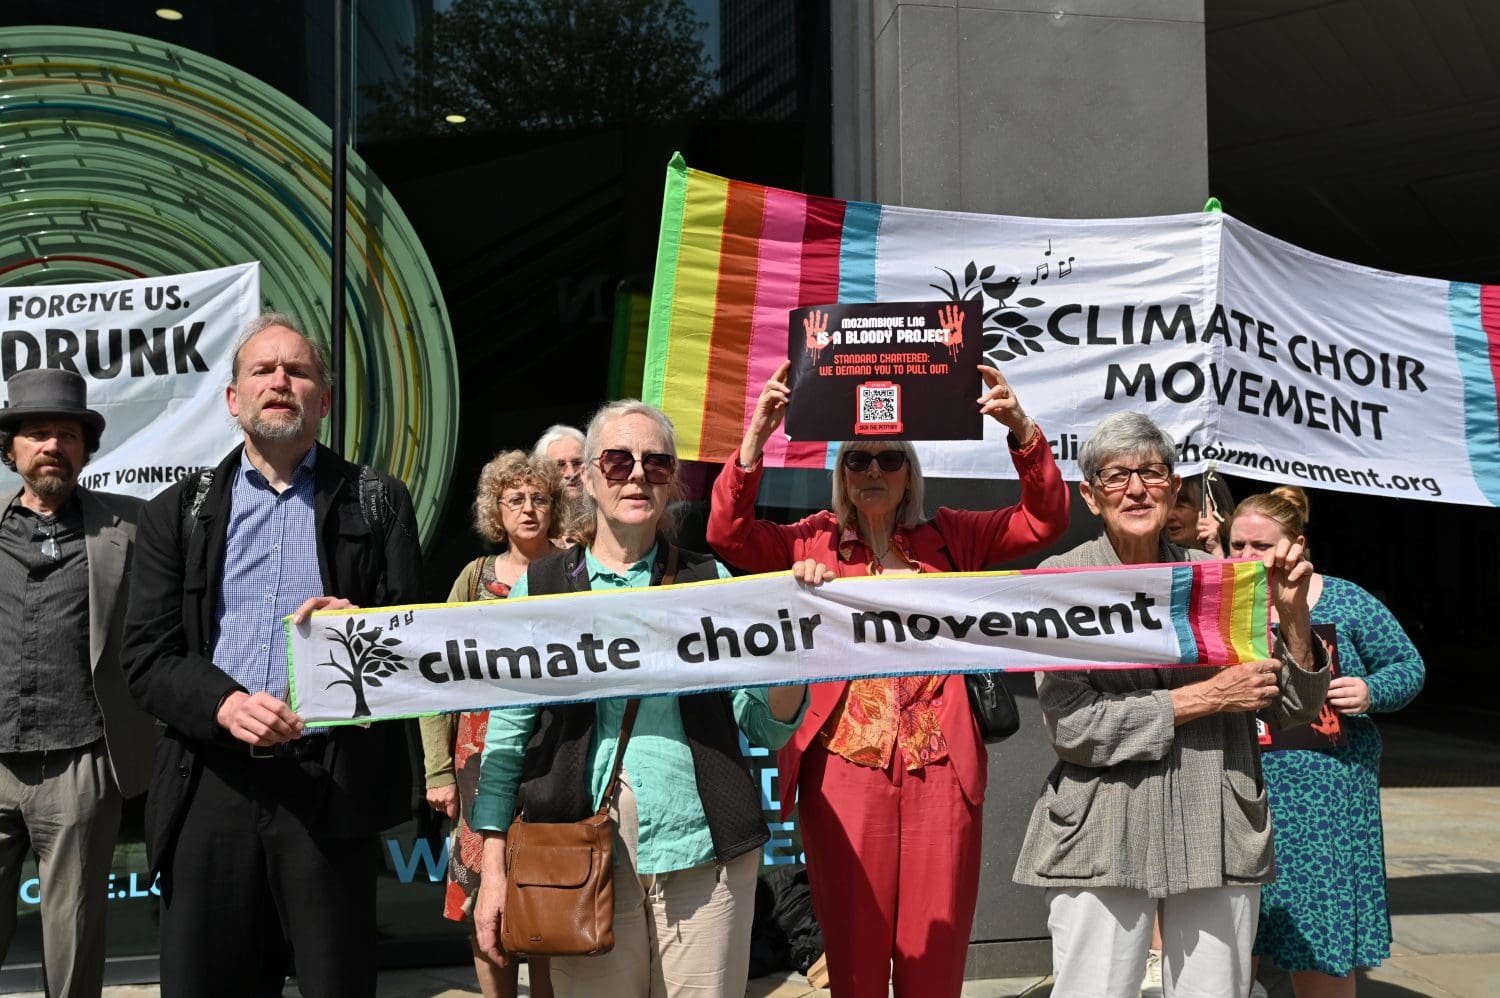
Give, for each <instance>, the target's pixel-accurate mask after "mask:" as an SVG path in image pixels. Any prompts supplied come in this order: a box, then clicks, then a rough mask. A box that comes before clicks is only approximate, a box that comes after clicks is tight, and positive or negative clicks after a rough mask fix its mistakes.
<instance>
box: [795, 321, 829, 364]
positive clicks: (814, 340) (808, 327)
mask: <svg viewBox="0 0 1500 998" xmlns="http://www.w3.org/2000/svg"><path fill="white" fill-rule="evenodd" d="M802 328H803V330H804V331H805V332H806V333H807V349H808V351H809V352H811V353H812V357H813V364H814V365H816V364H817V363H818V355H819V354H821V353H822V352H823V348H824V347H826V346H827V345H828V344H829V343H831V342H832V340H831V338H830V337H829V335H828V313H827V312H809V313H808V314H807V317H806V318H804V319H803V320H802Z"/></svg>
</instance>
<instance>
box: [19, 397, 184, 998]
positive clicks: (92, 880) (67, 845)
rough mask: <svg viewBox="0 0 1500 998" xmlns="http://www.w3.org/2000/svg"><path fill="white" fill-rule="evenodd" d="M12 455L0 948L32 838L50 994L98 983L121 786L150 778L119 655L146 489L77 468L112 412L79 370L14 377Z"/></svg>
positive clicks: (145, 724) (129, 789) (147, 723)
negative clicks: (90, 482)
mask: <svg viewBox="0 0 1500 998" xmlns="http://www.w3.org/2000/svg"><path fill="white" fill-rule="evenodd" d="M6 389H7V391H8V394H9V396H10V400H9V402H8V403H7V405H6V407H5V408H4V409H0V457H3V460H4V462H5V465H6V467H8V468H10V469H11V470H12V471H15V472H17V473H19V474H20V476H21V487H20V488H19V489H16V490H13V491H11V492H8V493H5V494H4V495H0V620H4V621H5V622H6V625H7V634H8V640H7V654H6V655H5V656H4V657H3V658H0V675H3V679H0V898H9V899H12V901H11V903H8V904H0V959H3V958H4V955H5V952H6V950H7V949H8V948H9V946H10V940H11V936H12V934H13V933H14V931H15V927H16V906H15V903H14V900H13V899H14V898H15V896H16V889H17V886H18V883H19V880H20V876H21V865H22V863H23V861H24V860H25V858H26V852H27V847H28V846H30V848H31V849H32V850H34V851H35V852H36V855H37V867H38V872H39V874H40V878H41V884H40V894H41V909H42V942H43V951H44V954H45V965H44V966H45V973H46V978H47V992H48V994H50V995H53V996H54V998H55V996H62V995H98V994H99V989H100V988H101V987H103V979H104V907H105V901H106V888H107V885H108V881H109V869H110V865H111V860H112V858H113V855H114V845H115V834H116V833H117V832H118V831H119V825H120V801H121V799H122V797H131V796H134V795H135V794H138V793H141V792H142V791H144V790H145V789H146V784H147V781H148V780H149V778H150V770H151V746H152V744H153V743H154V741H155V734H154V731H155V724H154V722H153V721H152V719H151V718H150V716H149V715H147V714H145V713H144V712H143V711H141V710H140V709H139V708H138V707H136V705H135V702H134V701H133V700H132V699H131V697H130V694H129V693H128V691H127V690H126V689H125V679H124V675H123V674H122V673H121V670H120V658H119V651H120V638H121V632H122V630H123V626H124V620H125V603H126V600H125V594H124V593H123V592H121V584H122V582H123V581H124V579H125V573H126V566H127V564H128V562H129V560H130V556H131V548H132V545H133V544H134V542H135V523H136V514H137V512H138V511H139V509H140V505H141V503H140V500H138V499H133V498H131V497H129V496H118V495H112V494H110V493H108V492H93V491H90V490H89V489H86V488H82V487H81V486H79V484H78V473H79V471H80V470H81V469H82V468H83V465H84V464H85V462H87V461H88V459H89V456H90V455H91V454H93V453H94V451H95V450H97V449H98V447H99V437H100V434H101V433H102V432H103V431H104V417H103V416H101V415H99V413H97V412H95V411H94V410H92V409H90V408H88V406H87V404H86V396H85V391H86V388H85V383H84V380H83V378H81V377H79V376H78V375H77V374H74V373H73V372H72V371H63V370H31V371H22V372H20V373H18V374H16V375H14V376H13V377H12V378H11V379H10V380H9V381H8V382H6Z"/></svg>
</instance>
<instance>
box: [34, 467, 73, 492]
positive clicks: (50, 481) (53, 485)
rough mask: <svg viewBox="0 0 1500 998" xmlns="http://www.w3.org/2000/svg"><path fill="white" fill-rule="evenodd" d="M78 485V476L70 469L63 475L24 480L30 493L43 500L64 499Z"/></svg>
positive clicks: (40, 476)
mask: <svg viewBox="0 0 1500 998" xmlns="http://www.w3.org/2000/svg"><path fill="white" fill-rule="evenodd" d="M77 484H78V474H77V472H75V471H73V470H72V469H71V468H69V469H68V470H67V474H65V475H60V476H58V475H36V476H34V477H32V478H28V479H26V485H27V487H28V488H30V489H31V491H32V492H34V493H35V494H37V495H39V496H41V497H42V498H44V499H65V498H67V496H68V495H69V494H70V493H71V492H72V491H73V488H74V487H75V486H76V485H77Z"/></svg>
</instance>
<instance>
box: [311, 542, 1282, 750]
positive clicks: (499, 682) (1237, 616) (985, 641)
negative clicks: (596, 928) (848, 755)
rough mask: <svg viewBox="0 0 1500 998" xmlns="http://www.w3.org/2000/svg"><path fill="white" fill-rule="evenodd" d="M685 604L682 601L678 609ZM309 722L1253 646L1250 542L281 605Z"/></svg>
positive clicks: (1244, 652) (1217, 652) (1261, 577)
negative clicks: (1135, 556)
mask: <svg viewBox="0 0 1500 998" xmlns="http://www.w3.org/2000/svg"><path fill="white" fill-rule="evenodd" d="M685 607H692V609H691V610H685V609H684V608H685ZM286 626H287V653H288V657H289V660H290V661H289V666H290V669H291V687H292V697H291V704H292V707H293V708H294V709H295V710H297V711H298V712H299V713H300V714H301V715H302V717H303V718H304V719H305V720H307V721H308V722H309V723H317V724H323V723H341V722H342V723H349V722H364V721H370V720H379V719H382V718H394V717H410V716H412V715H418V714H431V713H437V712H445V711H455V710H477V709H482V708H489V707H519V706H527V705H543V704H550V703H567V702H573V701H584V700H598V699H604V698H609V697H627V696H652V695H657V694H674V695H676V694H684V693H694V692H701V691H703V690H717V689H731V688H738V687H744V686H770V685H778V684H787V683H804V682H823V681H827V680H834V679H846V678H854V677H858V676H890V675H911V674H923V673H934V672H935V673H942V674H948V673H953V672H988V671H996V670H1007V671H1032V670H1039V669H1067V668H1079V667H1080V666H1088V667H1091V668H1127V667H1130V666H1134V665H1150V666H1177V665H1192V664H1197V663H1203V664H1206V665H1233V664H1235V663H1238V662H1244V661H1250V660H1254V659H1261V658H1266V657H1267V655H1268V642H1269V627H1268V589H1267V581H1266V570H1265V567H1264V566H1263V565H1261V563H1259V562H1222V561H1200V562H1193V563H1191V564H1181V565H1149V566H1133V567H1129V568H1105V569H1074V570H1058V569H1050V570H1040V571H1029V572H976V573H965V574H954V575H920V576H905V577H903V576H874V577H869V578H860V579H839V580H837V581H835V582H831V583H829V584H827V585H824V586H819V587H817V588H809V587H807V586H803V585H801V584H799V583H797V582H796V581H795V580H793V578H792V577H791V574H790V573H788V572H783V573H779V574H775V575H757V576H752V577H749V578H745V579H730V580H721V581H716V582H699V583H690V584H687V585H678V586H662V587H657V588H651V589H634V590H610V591H605V592H595V593H576V594H570V595H566V596H536V597H525V598H521V599H509V600H493V601H485V602H479V603H440V604H433V605H426V606H412V607H389V608H385V609H378V610H347V611H346V610H339V611H329V612H323V613H317V614H314V615H313V617H312V619H311V620H310V621H309V622H308V623H307V624H306V625H304V626H302V627H300V628H294V627H292V626H291V624H290V623H288V624H287V625H286Z"/></svg>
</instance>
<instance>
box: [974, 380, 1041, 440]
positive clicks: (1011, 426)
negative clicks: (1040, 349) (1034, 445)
mask: <svg viewBox="0 0 1500 998" xmlns="http://www.w3.org/2000/svg"><path fill="white" fill-rule="evenodd" d="M979 376H980V377H981V378H983V379H984V386H985V390H984V392H983V393H982V394H981V395H980V396H979V398H978V399H977V401H978V402H979V411H980V412H982V413H984V414H985V415H986V416H993V417H994V418H995V419H996V420H998V421H999V422H1000V423H1001V424H1002V425H1004V426H1005V428H1006V429H1008V430H1010V432H1011V433H1013V434H1014V435H1015V438H1016V441H1017V442H1018V443H1019V444H1020V445H1021V446H1022V447H1024V446H1026V445H1027V444H1029V443H1030V442H1031V438H1032V436H1033V434H1034V433H1035V432H1036V424H1035V423H1033V422H1032V421H1031V418H1030V417H1029V416H1027V415H1026V410H1025V409H1022V408H1021V400H1020V399H1018V398H1016V393H1015V392H1014V391H1012V390H1011V387H1010V383H1009V382H1008V381H1006V380H1005V375H1003V374H1001V373H1000V371H999V370H998V369H996V368H993V367H990V366H988V365H986V364H980V365H979Z"/></svg>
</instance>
